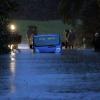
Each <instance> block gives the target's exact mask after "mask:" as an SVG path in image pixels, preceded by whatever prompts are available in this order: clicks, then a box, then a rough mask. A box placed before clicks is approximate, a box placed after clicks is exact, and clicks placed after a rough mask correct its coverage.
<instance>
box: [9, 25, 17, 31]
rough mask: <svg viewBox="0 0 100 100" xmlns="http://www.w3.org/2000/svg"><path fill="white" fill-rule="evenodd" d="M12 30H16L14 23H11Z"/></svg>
mask: <svg viewBox="0 0 100 100" xmlns="http://www.w3.org/2000/svg"><path fill="white" fill-rule="evenodd" d="M10 30H11V31H12V32H14V31H15V30H16V26H15V25H14V24H11V25H10Z"/></svg>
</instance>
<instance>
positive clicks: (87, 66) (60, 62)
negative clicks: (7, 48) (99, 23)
mask: <svg viewBox="0 0 100 100" xmlns="http://www.w3.org/2000/svg"><path fill="white" fill-rule="evenodd" d="M0 100H100V53H95V52H94V51H93V50H66V51H64V52H63V53H62V54H54V53H33V52H32V51H31V50H29V49H26V50H21V51H20V52H19V51H18V52H16V53H11V54H8V55H0Z"/></svg>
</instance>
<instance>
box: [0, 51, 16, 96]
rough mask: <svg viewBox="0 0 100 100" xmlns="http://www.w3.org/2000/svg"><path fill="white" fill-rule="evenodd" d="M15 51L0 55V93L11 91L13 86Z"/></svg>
mask: <svg viewBox="0 0 100 100" xmlns="http://www.w3.org/2000/svg"><path fill="white" fill-rule="evenodd" d="M15 73H16V53H14V52H11V54H10V55H0V95H5V94H8V93H13V92H14V91H15V89H16V87H15Z"/></svg>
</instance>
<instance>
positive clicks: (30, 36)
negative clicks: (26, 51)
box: [27, 26, 37, 48]
mask: <svg viewBox="0 0 100 100" xmlns="http://www.w3.org/2000/svg"><path fill="white" fill-rule="evenodd" d="M34 35H37V27H36V26H29V27H28V30H27V39H28V44H29V47H30V48H32V47H33V45H34V43H33V41H34V39H33V36H34Z"/></svg>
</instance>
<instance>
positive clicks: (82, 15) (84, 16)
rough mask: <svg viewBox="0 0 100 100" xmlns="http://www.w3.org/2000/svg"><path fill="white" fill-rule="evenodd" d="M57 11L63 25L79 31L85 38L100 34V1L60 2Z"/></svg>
mask: <svg viewBox="0 0 100 100" xmlns="http://www.w3.org/2000/svg"><path fill="white" fill-rule="evenodd" d="M59 10H60V14H61V15H62V17H63V21H64V23H67V24H71V25H72V26H73V27H74V28H75V29H76V30H78V31H79V30H81V31H80V33H84V34H83V36H85V37H86V38H89V39H90V38H93V35H94V33H95V32H97V31H99V32H100V0H61V2H60V5H59ZM78 20H79V21H80V22H81V23H77V21H78Z"/></svg>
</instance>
